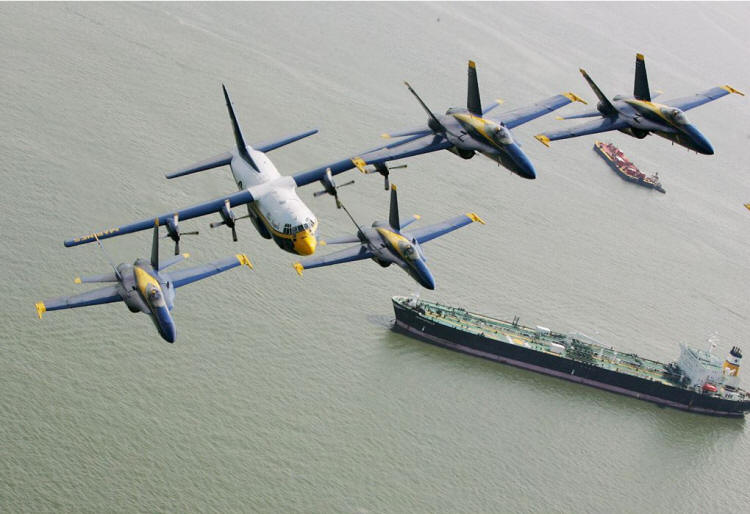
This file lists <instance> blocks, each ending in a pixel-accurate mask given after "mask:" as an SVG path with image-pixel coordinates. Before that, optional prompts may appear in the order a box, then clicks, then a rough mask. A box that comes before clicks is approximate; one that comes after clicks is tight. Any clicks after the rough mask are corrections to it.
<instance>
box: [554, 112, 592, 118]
mask: <svg viewBox="0 0 750 514" xmlns="http://www.w3.org/2000/svg"><path fill="white" fill-rule="evenodd" d="M601 115H602V113H600V112H599V111H586V112H582V113H580V114H571V115H570V116H556V117H555V119H558V120H577V119H580V118H595V117H597V116H601Z"/></svg>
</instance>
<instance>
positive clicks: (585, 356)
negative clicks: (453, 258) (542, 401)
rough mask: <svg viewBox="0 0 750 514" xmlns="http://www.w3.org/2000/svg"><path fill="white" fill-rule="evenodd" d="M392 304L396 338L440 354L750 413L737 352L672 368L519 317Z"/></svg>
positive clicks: (691, 352) (692, 354)
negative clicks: (508, 318) (436, 348)
mask: <svg viewBox="0 0 750 514" xmlns="http://www.w3.org/2000/svg"><path fill="white" fill-rule="evenodd" d="M392 301H393V308H394V311H395V313H396V321H395V324H394V330H396V331H399V332H402V333H405V334H407V335H409V336H412V337H415V338H417V339H421V340H424V341H426V342H428V343H432V344H434V345H437V346H442V347H445V348H449V349H451V350H456V351H459V352H463V353H467V354H470V355H475V356H477V357H483V358H485V359H489V360H493V361H497V362H501V363H504V364H510V365H512V366H516V367H519V368H524V369H528V370H531V371H536V372H538V373H544V374H545V375H551V376H554V377H558V378H562V379H565V380H569V381H571V382H578V383H579V384H585V385H588V386H592V387H597V388H599V389H604V390H607V391H611V392H613V393H619V394H623V395H626V396H631V397H633V398H638V399H640V400H645V401H649V402H653V403H656V404H659V405H663V406H668V407H674V408H676V409H682V410H686V411H690V412H696V413H700V414H709V415H714V416H730V417H742V416H744V414H745V412H747V411H748V410H750V393H748V392H746V391H744V390H742V389H740V387H739V377H738V373H739V370H740V361H741V359H742V351H741V350H740V349H739V348H738V347H736V346H734V347H732V349H731V350H730V352H729V354H728V356H727V357H726V359H724V360H722V359H720V358H719V357H717V356H716V355H714V354H713V353H712V350H713V348H709V349H707V350H701V349H695V348H690V347H688V346H686V345H684V344H683V345H680V356H679V358H678V359H677V360H676V361H674V362H670V363H667V364H664V363H661V362H658V361H654V360H651V359H647V358H645V357H641V356H639V355H636V354H634V353H627V352H620V351H616V350H614V349H612V348H610V347H606V346H604V345H602V344H600V343H598V342H596V341H594V340H593V339H591V338H589V337H587V336H585V335H583V334H577V333H576V334H564V333H560V332H554V331H552V330H550V329H548V328H546V327H542V326H536V327H528V326H524V325H521V324H519V322H518V318H517V317H516V318H515V319H514V320H513V321H512V322H509V321H501V320H498V319H494V318H490V317H488V316H484V315H481V314H476V313H473V312H469V311H467V310H465V309H463V308H459V307H449V306H446V305H441V304H439V303H435V302H428V301H425V300H421V299H419V298H418V297H404V296H394V297H393V298H392Z"/></svg>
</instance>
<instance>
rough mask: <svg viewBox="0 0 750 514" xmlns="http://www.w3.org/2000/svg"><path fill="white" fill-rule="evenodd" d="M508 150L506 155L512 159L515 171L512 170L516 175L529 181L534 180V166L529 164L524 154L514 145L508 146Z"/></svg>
mask: <svg viewBox="0 0 750 514" xmlns="http://www.w3.org/2000/svg"><path fill="white" fill-rule="evenodd" d="M508 150H509V152H508V153H510V155H511V157H512V158H513V162H515V164H516V168H517V169H515V170H514V171H515V172H516V175H518V176H519V177H523V178H526V179H529V180H534V179H535V178H536V170H535V169H534V165H533V164H531V161H530V160H529V158H528V157H526V154H525V153H523V150H521V149H520V148H519V147H518V145H516V144H513V145H512V146H510V147H509V148H508Z"/></svg>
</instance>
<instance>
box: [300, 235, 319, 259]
mask: <svg viewBox="0 0 750 514" xmlns="http://www.w3.org/2000/svg"><path fill="white" fill-rule="evenodd" d="M317 246H318V240H317V239H315V236H314V235H312V234H310V233H307V234H300V236H298V237H297V239H295V240H294V251H295V252H296V253H298V254H299V255H312V254H314V253H315V248H317Z"/></svg>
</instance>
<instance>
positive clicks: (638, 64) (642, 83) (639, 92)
mask: <svg viewBox="0 0 750 514" xmlns="http://www.w3.org/2000/svg"><path fill="white" fill-rule="evenodd" d="M633 96H634V97H635V98H636V99H637V100H645V101H647V102H650V101H651V92H650V91H649V89H648V77H647V76H646V61H645V60H644V59H643V54H635V84H634V85H633Z"/></svg>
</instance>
